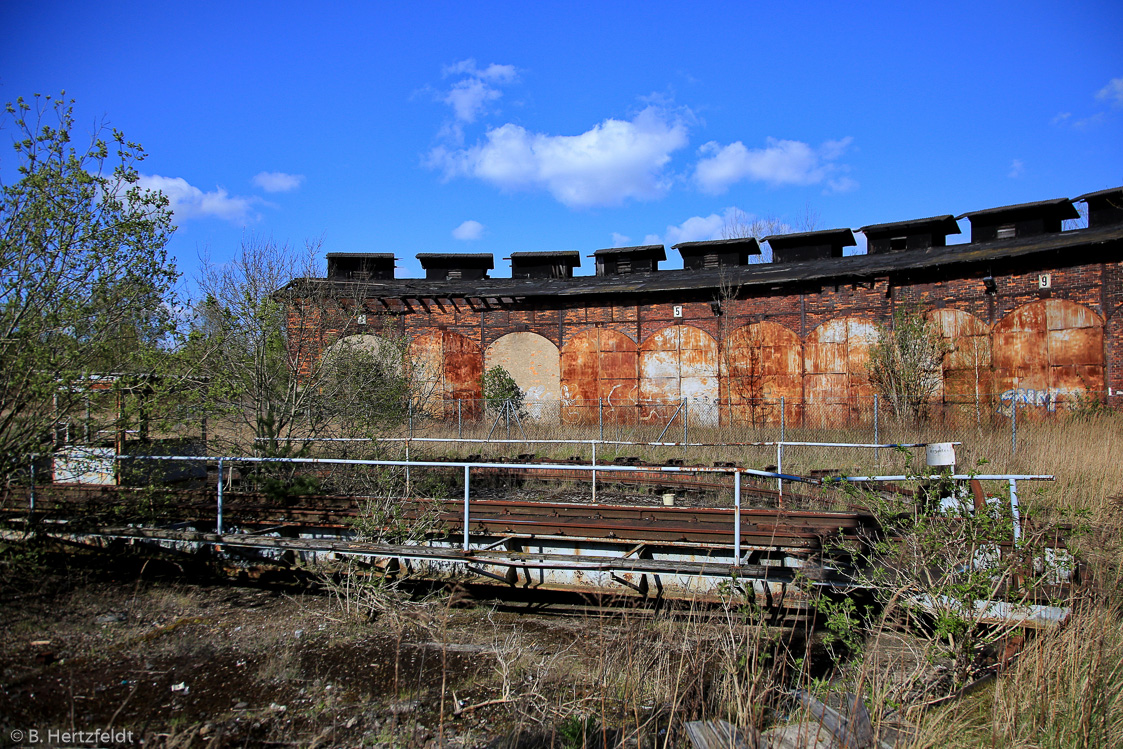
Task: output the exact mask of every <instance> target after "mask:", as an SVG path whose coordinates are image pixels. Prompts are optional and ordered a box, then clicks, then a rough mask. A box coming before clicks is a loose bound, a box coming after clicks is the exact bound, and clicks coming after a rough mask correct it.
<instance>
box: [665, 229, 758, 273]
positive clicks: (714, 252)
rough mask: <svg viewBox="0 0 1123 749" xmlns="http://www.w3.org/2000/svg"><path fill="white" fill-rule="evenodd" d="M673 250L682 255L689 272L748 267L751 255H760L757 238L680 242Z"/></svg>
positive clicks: (683, 265)
mask: <svg viewBox="0 0 1123 749" xmlns="http://www.w3.org/2000/svg"><path fill="white" fill-rule="evenodd" d="M671 249H675V250H678V251H679V254H680V255H682V267H683V268H686V269H687V270H707V269H711V268H720V267H722V266H727V265H748V264H749V256H750V255H757V256H759V255H760V242H758V241H757V240H756V238H755V237H739V238H737V239H715V240H712V241H709V242H679V243H678V244H676V245H675V246H674V247H672V248H671Z"/></svg>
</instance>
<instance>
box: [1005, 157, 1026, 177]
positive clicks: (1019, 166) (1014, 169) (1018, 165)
mask: <svg viewBox="0 0 1123 749" xmlns="http://www.w3.org/2000/svg"><path fill="white" fill-rule="evenodd" d="M1025 170H1026V165H1025V164H1024V163H1023V162H1022V160H1021V159H1014V160H1013V161H1011V162H1010V174H1009V175H1008V176H1009V177H1010V179H1017V178H1018V177H1020V176H1022V174H1024V173H1025Z"/></svg>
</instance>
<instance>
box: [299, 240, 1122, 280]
mask: <svg viewBox="0 0 1123 749" xmlns="http://www.w3.org/2000/svg"><path fill="white" fill-rule="evenodd" d="M1032 240H1033V241H1025V240H996V241H991V242H978V243H971V244H956V245H949V246H947V247H929V248H926V249H923V250H906V251H903V252H896V253H887V254H881V255H849V256H847V257H841V258H828V259H822V260H808V261H803V262H795V263H757V264H753V265H746V266H738V267H726V268H724V269H722V270H705V271H699V270H665V271H658V272H653V273H638V274H629V275H625V276H577V277H574V278H567V279H510V278H488V279H482V280H479V281H473V282H472V284H471V285H467V284H465V283H464V282H459V281H427V280H425V279H395V280H393V281H390V280H387V281H378V280H364V281H335V280H330V279H294V280H293V281H291V282H289V284H287V285H286V286H285V287H283V288H282V289H280V290H278V293H280V292H281V291H286V290H289V289H290V288H293V287H295V286H296V285H297V284H301V283H314V284H328V283H330V284H335V285H337V286H338V287H339V288H341V289H357V288H361V289H363V290H364V292H365V293H366V294H367V295H368V296H384V297H387V298H395V297H396V298H400V297H410V298H416V297H425V298H433V297H456V298H462V297H473V298H480V297H535V296H551V297H565V298H577V297H589V296H608V295H619V294H622V293H629V294H630V293H635V294H642V293H671V292H688V291H697V290H702V289H709V288H717V287H718V286H720V285H721V284H722V283H730V282H732V283H735V284H739V285H740V286H742V287H743V288H744V287H775V286H785V285H798V284H806V283H822V282H824V281H832V280H841V279H846V280H851V279H868V278H876V277H884V276H889V275H894V274H898V273H903V272H908V271H923V270H931V269H934V268H940V267H947V266H951V265H970V264H974V263H985V262H994V261H998V260H1004V259H1012V258H1020V257H1028V256H1031V255H1035V254H1038V253H1044V252H1054V251H1059V250H1066V249H1078V248H1088V249H1090V248H1094V247H1097V246H1100V245H1104V244H1110V243H1118V244H1123V226H1118V225H1112V226H1105V227H1100V228H1094V229H1079V230H1075V231H1069V232H1061V233H1059V234H1043V235H1039V236H1036V237H1033V238H1032Z"/></svg>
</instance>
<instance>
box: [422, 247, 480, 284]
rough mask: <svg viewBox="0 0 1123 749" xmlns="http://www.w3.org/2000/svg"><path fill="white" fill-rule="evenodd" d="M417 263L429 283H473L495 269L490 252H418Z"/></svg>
mask: <svg viewBox="0 0 1123 749" xmlns="http://www.w3.org/2000/svg"><path fill="white" fill-rule="evenodd" d="M417 261H418V262H419V263H421V267H422V268H424V269H425V278H426V279H427V280H429V281H475V280H478V279H481V278H487V277H488V275H487V272H488V271H489V270H491V269H492V268H494V267H495V258H494V257H493V256H492V254H491V253H490V252H477V253H463V252H419V253H418V254H417Z"/></svg>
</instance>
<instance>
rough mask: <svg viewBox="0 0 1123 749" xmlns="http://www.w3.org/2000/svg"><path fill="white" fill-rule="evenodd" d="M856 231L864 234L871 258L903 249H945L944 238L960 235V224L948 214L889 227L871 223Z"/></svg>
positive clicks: (900, 222)
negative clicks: (950, 235)
mask: <svg viewBox="0 0 1123 749" xmlns="http://www.w3.org/2000/svg"><path fill="white" fill-rule="evenodd" d="M858 231H860V232H862V233H863V234H865V235H866V252H867V253H868V254H870V255H882V254H884V253H887V252H900V251H902V250H924V249H927V248H929V247H946V246H947V235H948V234H959V224H957V223H956V221H955V218H954V217H952V216H951V215H950V214H949V215H946V216H933V217H931V218H918V219H912V220H910V221H895V222H893V223H891V224H871V225H869V226H863V227H862V228H861V229H859V230H858Z"/></svg>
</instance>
